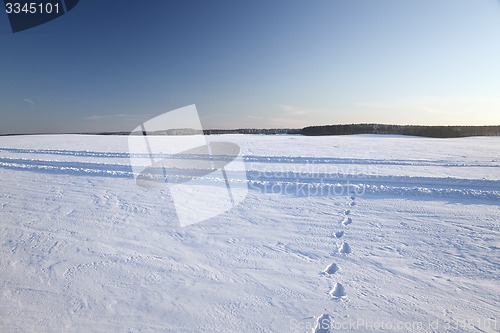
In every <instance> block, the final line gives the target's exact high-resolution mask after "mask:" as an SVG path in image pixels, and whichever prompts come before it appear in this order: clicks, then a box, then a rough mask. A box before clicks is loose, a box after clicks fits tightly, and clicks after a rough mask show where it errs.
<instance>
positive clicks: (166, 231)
mask: <svg viewBox="0 0 500 333" xmlns="http://www.w3.org/2000/svg"><path fill="white" fill-rule="evenodd" d="M210 139H211V140H216V141H230V142H235V143H238V144H239V145H240V146H241V147H242V149H243V153H244V159H245V163H246V167H247V177H248V180H249V181H248V186H249V189H250V191H249V194H248V197H247V198H246V199H245V200H244V201H243V203H241V204H240V205H239V206H237V207H236V208H234V209H233V210H231V211H229V212H227V213H225V214H223V215H221V216H219V217H217V218H213V219H211V220H208V221H204V222H202V223H199V224H195V225H191V226H189V227H186V228H181V227H179V226H178V223H177V220H176V214H175V211H174V209H173V205H172V202H171V201H170V198H169V195H168V190H166V189H163V190H162V189H157V190H151V189H144V188H140V187H138V186H136V185H135V182H134V179H133V175H132V169H131V168H130V165H129V156H128V153H127V146H126V144H127V138H126V137H113V136H66V135H65V136H23V137H2V138H0V180H1V186H2V191H1V194H0V222H1V224H0V331H2V332H20V331H26V332H35V331H36V332H61V331H65V332H66V331H68V332H71V331H75V332H83V331H85V332H100V331H102V332H104V331H118V332H125V331H130V332H153V331H162V332H328V330H329V329H331V330H332V331H344V332H353V331H359V332H378V331H391V332H498V331H499V330H500V323H498V320H499V319H498V313H499V311H500V297H499V295H500V286H499V285H500V284H499V278H500V260H499V257H500V256H499V249H500V238H499V235H500V231H499V229H500V228H499V220H500V138H492V137H489V138H462V139H426V138H413V137H398V136H363V135H362V136H336V137H302V136H232V135H224V136H212V137H210ZM320 323H324V325H320ZM325 325H326V326H325Z"/></svg>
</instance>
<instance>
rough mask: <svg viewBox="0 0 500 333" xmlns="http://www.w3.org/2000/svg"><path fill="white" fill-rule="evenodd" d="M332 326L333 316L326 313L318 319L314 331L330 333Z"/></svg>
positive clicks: (314, 332)
mask: <svg viewBox="0 0 500 333" xmlns="http://www.w3.org/2000/svg"><path fill="white" fill-rule="evenodd" d="M331 327H332V318H331V317H330V315H328V314H326V313H324V314H322V315H321V316H319V317H318V319H317V320H316V325H314V329H313V333H330V332H331V330H330V328H331Z"/></svg>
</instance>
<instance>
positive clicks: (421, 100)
mask: <svg viewBox="0 0 500 333" xmlns="http://www.w3.org/2000/svg"><path fill="white" fill-rule="evenodd" d="M0 45H1V46H0V133H19V132H22V133H30V132H31V133H32V132H74V131H78V132H82V131H84V132H87V131H115V130H122V131H130V130H132V129H134V128H135V127H136V126H138V125H139V124H140V123H142V122H143V121H145V120H148V119H149V118H152V117H154V116H156V115H159V114H162V113H164V112H166V111H169V110H173V109H176V108H179V107H182V106H186V105H189V104H196V105H197V108H198V112H199V113H200V116H201V120H202V124H203V126H204V127H205V128H248V127H259V128H260V127H265V128H271V127H303V126H308V125H324V124H339V123H373V122H375V123H388V124H424V125H426V124H436V125H454V124H460V125H488V124H490V125H491V124H493V125H499V124H500V2H499V1H498V0H414V1H410V0H408V1H402V0H311V1H305V0H241V1H235V0H200V1H190V0H178V1H169V0H157V1H155V0H147V1H146V0H140V1H139V0H82V1H80V3H79V4H78V6H76V7H75V8H74V9H73V10H72V11H70V12H68V13H67V14H66V15H64V16H62V17H60V18H58V19H56V20H54V21H51V22H49V23H47V24H44V25H41V26H39V27H35V28H33V29H30V30H26V31H23V32H18V33H15V34H14V33H12V32H11V29H10V26H9V23H8V18H7V15H6V14H5V13H4V12H2V13H0Z"/></svg>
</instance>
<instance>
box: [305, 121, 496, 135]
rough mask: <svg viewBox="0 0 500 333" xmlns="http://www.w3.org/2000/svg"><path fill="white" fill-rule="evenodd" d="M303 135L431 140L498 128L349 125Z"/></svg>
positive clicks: (315, 128)
mask: <svg viewBox="0 0 500 333" xmlns="http://www.w3.org/2000/svg"><path fill="white" fill-rule="evenodd" d="M301 134H303V135H349V134H395V135H412V136H425V137H431V138H458V137H466V136H500V126H416V125H381V124H351V125H326V126H310V127H305V128H303V129H302V131H301Z"/></svg>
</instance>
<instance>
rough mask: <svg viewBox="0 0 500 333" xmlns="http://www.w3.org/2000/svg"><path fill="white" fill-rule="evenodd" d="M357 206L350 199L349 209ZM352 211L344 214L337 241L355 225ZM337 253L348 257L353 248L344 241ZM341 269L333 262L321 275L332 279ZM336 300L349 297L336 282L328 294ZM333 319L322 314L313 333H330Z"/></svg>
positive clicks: (348, 210) (336, 236) (353, 197)
mask: <svg viewBox="0 0 500 333" xmlns="http://www.w3.org/2000/svg"><path fill="white" fill-rule="evenodd" d="M354 206H356V197H355V196H351V197H349V207H351V208H352V207H354ZM350 214H351V210H350V209H346V210H345V211H344V212H343V214H342V220H341V221H340V222H339V230H337V231H336V232H335V233H334V236H335V238H336V239H338V240H341V239H343V238H344V236H345V235H346V228H347V227H348V226H349V225H351V224H352V223H353V219H352V217H351V216H349V215H350ZM337 252H338V255H348V254H350V253H351V247H350V245H349V243H347V241H345V240H342V241H341V243H340V244H337ZM340 270H341V268H340V267H339V265H337V264H336V263H335V262H332V263H331V264H330V265H328V266H327V267H326V268H325V269H324V270H323V271H322V272H321V274H320V275H322V276H328V277H332V276H333V275H335V274H336V273H337V272H339V271H340ZM327 294H328V295H329V296H330V297H331V298H332V299H334V300H341V299H345V298H346V297H347V293H346V290H345V287H344V286H343V285H342V284H341V283H340V282H336V283H335V284H334V285H333V287H332V288H331V289H330V291H328V293H327ZM332 321H333V319H332V318H331V317H330V315H328V314H322V315H321V316H319V317H318V319H317V320H316V325H315V327H314V329H313V333H328V332H330V328H331V327H332V326H331V322H332Z"/></svg>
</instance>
